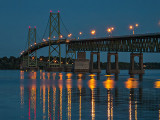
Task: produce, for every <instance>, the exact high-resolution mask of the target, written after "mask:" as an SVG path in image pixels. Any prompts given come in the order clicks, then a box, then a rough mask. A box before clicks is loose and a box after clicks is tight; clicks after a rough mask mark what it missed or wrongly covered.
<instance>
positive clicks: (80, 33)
mask: <svg viewBox="0 0 160 120" xmlns="http://www.w3.org/2000/svg"><path fill="white" fill-rule="evenodd" d="M79 35H82V32H79ZM78 40H79V37H78Z"/></svg>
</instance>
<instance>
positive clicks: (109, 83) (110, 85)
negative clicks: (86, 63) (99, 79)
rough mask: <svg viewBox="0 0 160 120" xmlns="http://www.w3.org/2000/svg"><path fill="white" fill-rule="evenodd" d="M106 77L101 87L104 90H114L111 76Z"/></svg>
mask: <svg viewBox="0 0 160 120" xmlns="http://www.w3.org/2000/svg"><path fill="white" fill-rule="evenodd" d="M107 77H108V78H107V80H106V81H104V82H103V86H104V87H105V88H106V89H112V88H114V85H115V82H114V80H113V79H111V78H110V77H111V76H107Z"/></svg>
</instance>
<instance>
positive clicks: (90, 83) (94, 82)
mask: <svg viewBox="0 0 160 120" xmlns="http://www.w3.org/2000/svg"><path fill="white" fill-rule="evenodd" d="M90 76H91V79H90V80H89V81H88V87H89V88H90V89H91V90H93V89H94V88H96V80H95V79H94V76H95V75H94V74H91V75H90Z"/></svg>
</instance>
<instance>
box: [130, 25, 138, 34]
mask: <svg viewBox="0 0 160 120" xmlns="http://www.w3.org/2000/svg"><path fill="white" fill-rule="evenodd" d="M138 26H139V24H135V27H138ZM129 29H130V30H133V35H134V26H133V25H130V26H129Z"/></svg>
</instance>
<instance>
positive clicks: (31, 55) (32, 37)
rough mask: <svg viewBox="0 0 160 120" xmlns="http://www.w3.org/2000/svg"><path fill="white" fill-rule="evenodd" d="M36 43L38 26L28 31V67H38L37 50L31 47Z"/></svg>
mask: <svg viewBox="0 0 160 120" xmlns="http://www.w3.org/2000/svg"><path fill="white" fill-rule="evenodd" d="M35 44H36V27H35V28H30V27H29V32H28V68H32V67H34V68H36V67H37V51H34V52H31V51H30V50H29V49H30V48H31V47H32V46H34V45H35Z"/></svg>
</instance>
